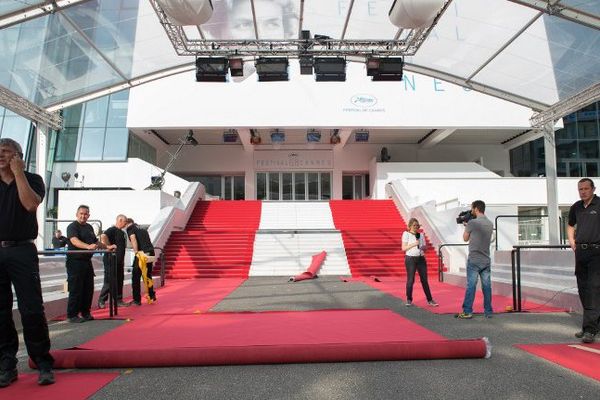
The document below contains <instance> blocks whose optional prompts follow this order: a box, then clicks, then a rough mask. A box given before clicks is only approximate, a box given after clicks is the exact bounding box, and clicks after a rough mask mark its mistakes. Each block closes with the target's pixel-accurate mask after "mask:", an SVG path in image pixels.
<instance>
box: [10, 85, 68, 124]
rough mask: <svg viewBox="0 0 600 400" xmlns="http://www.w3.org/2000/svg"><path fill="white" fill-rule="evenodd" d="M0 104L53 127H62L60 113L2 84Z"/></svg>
mask: <svg viewBox="0 0 600 400" xmlns="http://www.w3.org/2000/svg"><path fill="white" fill-rule="evenodd" d="M0 106H2V107H5V108H7V109H9V110H11V111H12V112H15V113H17V114H19V115H20V116H22V117H25V118H27V119H29V120H31V121H35V122H38V123H40V124H42V125H45V126H48V127H50V128H52V129H61V127H62V117H61V116H60V115H59V114H58V113H50V112H48V111H46V110H44V109H43V108H41V107H39V106H37V105H35V104H33V103H32V102H30V101H29V100H27V99H25V98H23V97H21V96H19V95H17V94H15V93H13V92H11V91H10V90H8V89H6V88H5V87H4V86H0Z"/></svg>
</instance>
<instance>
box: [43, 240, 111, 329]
mask: <svg viewBox="0 0 600 400" xmlns="http://www.w3.org/2000/svg"><path fill="white" fill-rule="evenodd" d="M37 253H38V255H43V256H53V255H57V254H61V255H67V254H79V255H81V254H91V255H94V254H103V255H104V254H108V255H109V257H108V271H107V272H108V287H109V294H108V310H109V317H110V318H113V316H116V315H118V314H119V310H118V306H117V286H118V284H117V253H116V252H115V251H114V250H39V251H38V252H37Z"/></svg>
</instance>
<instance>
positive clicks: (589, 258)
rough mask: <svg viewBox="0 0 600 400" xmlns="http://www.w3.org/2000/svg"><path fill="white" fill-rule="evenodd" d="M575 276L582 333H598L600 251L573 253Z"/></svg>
mask: <svg viewBox="0 0 600 400" xmlns="http://www.w3.org/2000/svg"><path fill="white" fill-rule="evenodd" d="M575 276H576V277H577V289H578V291H579V299H580V300H581V305H582V306H583V323H582V330H583V331H584V332H590V333H598V332H600V326H599V324H600V249H586V250H584V249H579V248H578V249H577V250H576V251H575Z"/></svg>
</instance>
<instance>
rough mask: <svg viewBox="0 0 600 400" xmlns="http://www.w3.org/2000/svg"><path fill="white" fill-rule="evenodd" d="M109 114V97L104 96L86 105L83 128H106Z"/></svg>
mask: <svg viewBox="0 0 600 400" xmlns="http://www.w3.org/2000/svg"><path fill="white" fill-rule="evenodd" d="M107 112H108V96H103V97H100V98H97V99H95V100H91V101H88V102H87V103H86V104H85V111H84V117H83V126H85V127H95V128H98V127H105V126H106V114H107Z"/></svg>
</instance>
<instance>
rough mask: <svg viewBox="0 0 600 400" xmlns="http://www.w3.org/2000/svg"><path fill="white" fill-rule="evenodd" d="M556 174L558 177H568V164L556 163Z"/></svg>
mask: <svg viewBox="0 0 600 400" xmlns="http://www.w3.org/2000/svg"><path fill="white" fill-rule="evenodd" d="M556 174H557V175H558V176H567V163H564V162H559V163H556Z"/></svg>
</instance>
